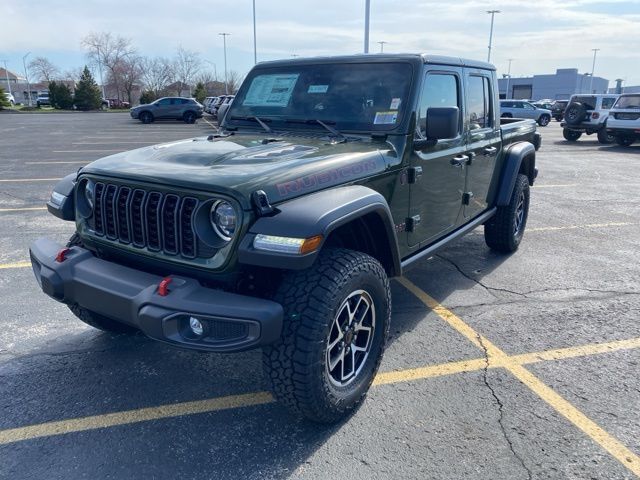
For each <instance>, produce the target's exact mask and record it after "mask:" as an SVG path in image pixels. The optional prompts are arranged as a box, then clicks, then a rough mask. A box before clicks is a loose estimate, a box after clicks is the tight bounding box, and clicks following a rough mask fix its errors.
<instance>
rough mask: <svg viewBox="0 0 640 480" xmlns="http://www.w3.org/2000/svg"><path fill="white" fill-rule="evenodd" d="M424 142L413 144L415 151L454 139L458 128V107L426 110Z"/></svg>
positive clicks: (417, 141)
mask: <svg viewBox="0 0 640 480" xmlns="http://www.w3.org/2000/svg"><path fill="white" fill-rule="evenodd" d="M426 123H427V124H426V134H427V138H426V140H416V141H414V142H413V145H414V148H415V149H416V150H422V149H424V148H427V147H429V146H433V145H435V144H436V143H438V140H445V139H448V138H456V137H457V136H458V132H459V129H460V128H459V127H460V110H459V109H458V107H431V108H429V109H428V110H427V122H426Z"/></svg>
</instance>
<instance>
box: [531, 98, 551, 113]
mask: <svg viewBox="0 0 640 480" xmlns="http://www.w3.org/2000/svg"><path fill="white" fill-rule="evenodd" d="M554 103H555V102H554V101H553V100H547V99H545V100H536V101H535V102H531V104H532V105H533V106H534V107H536V108H543V109H545V110H551V108H552V107H553V104H554Z"/></svg>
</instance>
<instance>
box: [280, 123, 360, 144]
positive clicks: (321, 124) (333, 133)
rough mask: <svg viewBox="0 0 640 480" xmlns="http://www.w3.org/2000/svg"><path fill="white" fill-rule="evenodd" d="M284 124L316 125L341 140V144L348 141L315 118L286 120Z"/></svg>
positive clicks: (342, 134)
mask: <svg viewBox="0 0 640 480" xmlns="http://www.w3.org/2000/svg"><path fill="white" fill-rule="evenodd" d="M285 123H305V124H307V125H308V124H310V123H317V124H318V125H320V126H322V127H323V128H324V129H325V130H327V131H328V132H330V133H331V134H332V135H334V136H335V137H340V138H342V142H347V141H348V140H349V139H348V138H347V137H346V135H345V134H344V133H340V132H339V131H338V130H336V129H335V128H333V127H332V126H331V125H328V124H327V123H325V122H323V121H322V120H318V119H317V118H312V119H309V120H304V119H286V120H285ZM332 123H335V122H332Z"/></svg>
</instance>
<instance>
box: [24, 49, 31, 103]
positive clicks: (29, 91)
mask: <svg viewBox="0 0 640 480" xmlns="http://www.w3.org/2000/svg"><path fill="white" fill-rule="evenodd" d="M29 55H31V52H29V53H27V54H26V55H25V56H24V57H22V66H23V67H24V78H25V79H26V80H27V89H28V92H27V93H28V95H29V106H31V83H29V75H28V74H27V63H26V60H27V57H28V56H29Z"/></svg>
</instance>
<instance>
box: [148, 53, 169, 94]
mask: <svg viewBox="0 0 640 480" xmlns="http://www.w3.org/2000/svg"><path fill="white" fill-rule="evenodd" d="M140 70H141V71H140V74H141V80H142V83H143V84H144V87H145V89H147V90H151V91H152V92H153V93H154V95H155V96H158V95H160V92H162V91H163V90H164V89H165V88H167V86H168V85H169V84H170V83H171V82H173V80H174V78H175V75H174V72H173V65H172V62H171V61H170V60H168V59H167V58H162V57H156V58H148V57H143V58H142V59H140Z"/></svg>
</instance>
